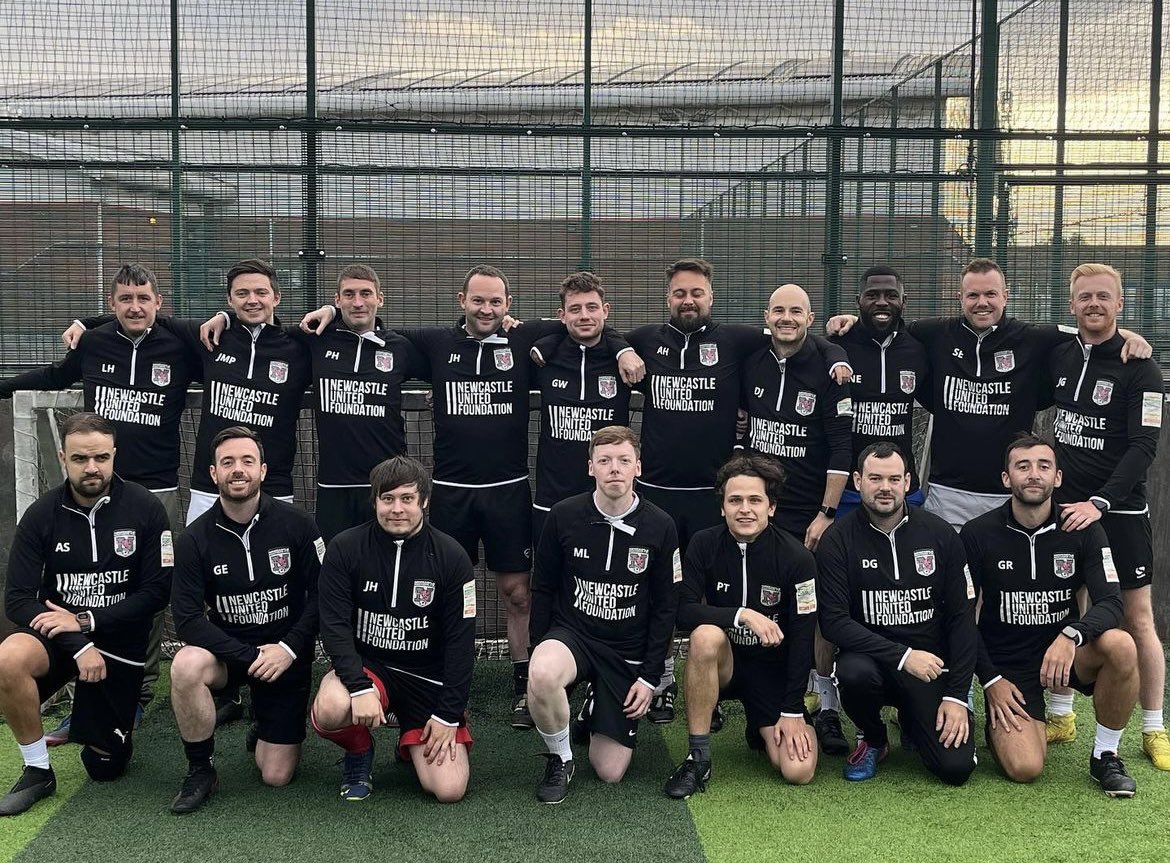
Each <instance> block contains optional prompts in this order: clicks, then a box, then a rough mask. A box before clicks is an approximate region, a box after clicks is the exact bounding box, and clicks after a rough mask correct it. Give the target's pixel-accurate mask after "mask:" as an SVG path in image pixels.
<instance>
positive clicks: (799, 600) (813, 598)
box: [796, 578, 817, 614]
mask: <svg viewBox="0 0 1170 863" xmlns="http://www.w3.org/2000/svg"><path fill="white" fill-rule="evenodd" d="M816 610H817V583H816V581H815V580H813V579H811V578H810V579H809V580H808V581H802V582H800V584H798V585H796V613H797V614H812V613H813V612H815V611H816Z"/></svg>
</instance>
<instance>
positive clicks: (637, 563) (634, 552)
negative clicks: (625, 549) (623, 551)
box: [626, 548, 650, 575]
mask: <svg viewBox="0 0 1170 863" xmlns="http://www.w3.org/2000/svg"><path fill="white" fill-rule="evenodd" d="M649 564H650V549H648V548H631V549H630V551H629V554H627V555H626V569H628V570H629V571H630V572H632V573H633V574H634V575H641V574H642V573H643V572H645V571H646V567H647V566H648V565H649Z"/></svg>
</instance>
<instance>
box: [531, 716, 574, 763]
mask: <svg viewBox="0 0 1170 863" xmlns="http://www.w3.org/2000/svg"><path fill="white" fill-rule="evenodd" d="M536 730H537V731H540V729H539V728H538V729H536ZM540 736H541V737H542V738H543V739H544V745H545V746H547V747H548V751H549V752H551V753H552V754H553V755H559V756H561V761H564V762H569V761H572V760H573V749H572V747H570V746H569V726H567V725H566V726H565V727H564V728H562V729H561V730H560V731H554V732H553V733H552V734H545V733H544V732H543V731H540Z"/></svg>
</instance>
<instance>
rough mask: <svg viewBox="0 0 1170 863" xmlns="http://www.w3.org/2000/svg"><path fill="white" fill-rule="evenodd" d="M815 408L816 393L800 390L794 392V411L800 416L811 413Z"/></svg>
mask: <svg viewBox="0 0 1170 863" xmlns="http://www.w3.org/2000/svg"><path fill="white" fill-rule="evenodd" d="M816 408H817V396H816V393H810V392H808V391H807V390H801V391H800V392H798V393H797V394H796V412H797V413H798V414H800V415H801V416H802V417H806V416H808V415H809V414H811V413H812V412H813V411H814V410H816Z"/></svg>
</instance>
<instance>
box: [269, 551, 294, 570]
mask: <svg viewBox="0 0 1170 863" xmlns="http://www.w3.org/2000/svg"><path fill="white" fill-rule="evenodd" d="M268 568H269V569H271V570H272V574H273V575H284V574H285V573H286V572H288V571H289V570H290V569H292V554H291V553H290V552H289V550H288V549H287V548H273V549H269V551H268Z"/></svg>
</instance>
